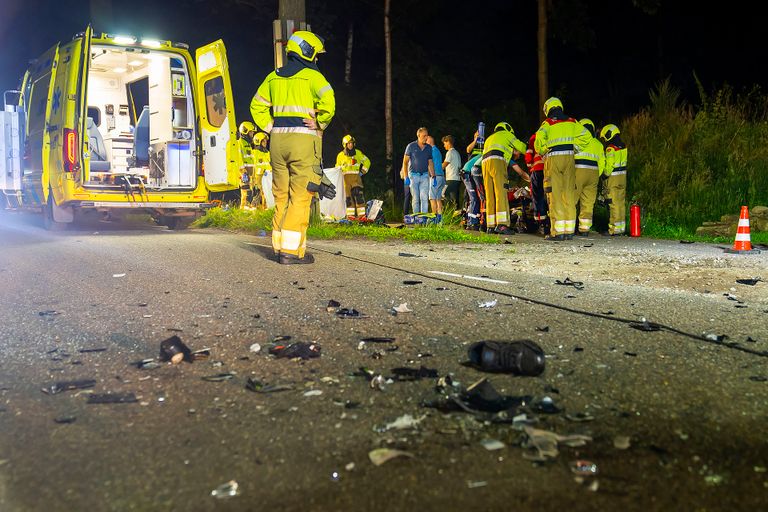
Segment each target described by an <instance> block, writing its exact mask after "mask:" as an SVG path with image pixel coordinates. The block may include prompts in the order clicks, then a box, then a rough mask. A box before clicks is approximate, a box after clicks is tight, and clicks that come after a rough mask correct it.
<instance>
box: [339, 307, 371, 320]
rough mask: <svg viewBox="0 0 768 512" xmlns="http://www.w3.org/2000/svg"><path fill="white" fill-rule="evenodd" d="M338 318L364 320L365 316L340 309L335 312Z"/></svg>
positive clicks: (354, 310)
mask: <svg viewBox="0 0 768 512" xmlns="http://www.w3.org/2000/svg"><path fill="white" fill-rule="evenodd" d="M336 316H337V317H338V318H366V315H364V314H363V313H361V312H359V311H358V310H356V309H351V308H341V309H340V310H338V311H337V312H336Z"/></svg>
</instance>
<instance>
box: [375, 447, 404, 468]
mask: <svg viewBox="0 0 768 512" xmlns="http://www.w3.org/2000/svg"><path fill="white" fill-rule="evenodd" d="M396 457H410V458H413V457H414V455H413V454H412V453H410V452H405V451H403V450H394V449H392V448H376V449H375V450H371V451H370V452H368V458H369V459H370V460H371V462H372V463H373V465H374V466H381V465H382V464H384V463H385V462H387V461H390V460H392V459H394V458H396Z"/></svg>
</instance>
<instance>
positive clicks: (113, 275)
mask: <svg viewBox="0 0 768 512" xmlns="http://www.w3.org/2000/svg"><path fill="white" fill-rule="evenodd" d="M112 277H125V273H122V274H112Z"/></svg>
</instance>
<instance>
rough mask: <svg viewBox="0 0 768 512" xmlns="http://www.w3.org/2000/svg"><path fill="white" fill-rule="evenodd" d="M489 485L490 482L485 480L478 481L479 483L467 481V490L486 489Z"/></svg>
mask: <svg viewBox="0 0 768 512" xmlns="http://www.w3.org/2000/svg"><path fill="white" fill-rule="evenodd" d="M486 485H488V482H486V481H485V480H477V481H470V480H468V481H467V488H468V489H477V488H478V487H485V486H486Z"/></svg>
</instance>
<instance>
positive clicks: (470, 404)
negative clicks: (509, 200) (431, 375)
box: [423, 378, 531, 423]
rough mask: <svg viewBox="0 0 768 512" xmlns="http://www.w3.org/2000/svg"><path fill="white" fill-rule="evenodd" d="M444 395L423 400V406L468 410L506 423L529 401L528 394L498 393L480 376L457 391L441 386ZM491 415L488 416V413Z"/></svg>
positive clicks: (444, 409)
mask: <svg viewBox="0 0 768 512" xmlns="http://www.w3.org/2000/svg"><path fill="white" fill-rule="evenodd" d="M442 391H443V392H445V393H446V396H445V397H444V398H443V399H442V400H438V401H434V402H424V403H423V405H424V406H425V407H432V408H435V409H438V410H441V411H444V412H453V411H456V410H459V411H464V412H468V413H470V414H473V415H475V416H478V417H486V418H485V419H490V420H492V421H496V422H505V423H508V422H510V421H511V419H512V417H513V416H515V415H516V413H517V408H518V407H520V406H523V405H525V404H527V403H528V402H530V398H531V397H529V396H507V395H500V394H499V393H498V391H496V389H495V388H494V387H493V385H492V384H491V383H490V382H489V381H488V379H486V378H482V379H480V380H479V381H477V382H475V383H474V384H472V385H471V386H469V387H468V388H467V389H466V390H464V389H461V388H459V391H458V392H454V391H453V390H450V389H447V388H443V389H442ZM489 413H490V414H492V415H493V416H492V417H490V418H488V417H487V416H488V414H489Z"/></svg>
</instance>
